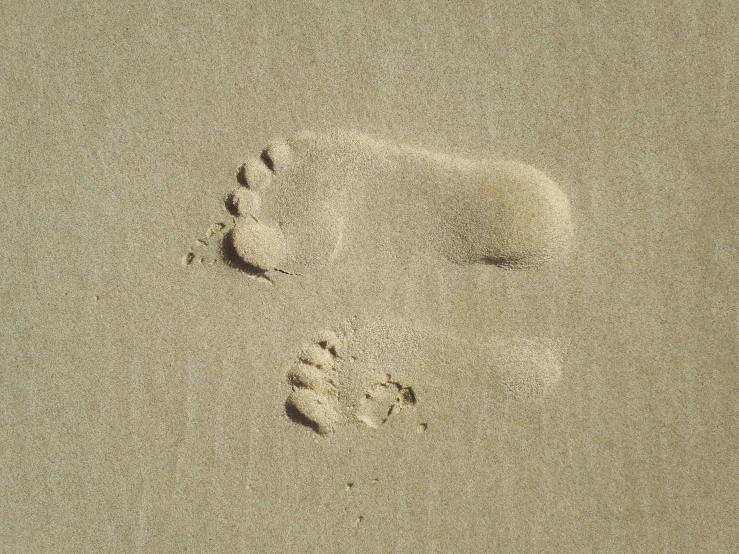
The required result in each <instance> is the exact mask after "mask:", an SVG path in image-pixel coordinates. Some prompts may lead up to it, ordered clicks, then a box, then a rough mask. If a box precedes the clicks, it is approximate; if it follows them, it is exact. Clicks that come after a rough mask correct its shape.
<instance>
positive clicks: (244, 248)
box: [224, 132, 573, 275]
mask: <svg viewBox="0 0 739 554" xmlns="http://www.w3.org/2000/svg"><path fill="white" fill-rule="evenodd" d="M239 180H240V182H241V183H242V186H241V187H239V188H237V189H236V190H234V191H233V192H232V193H231V195H230V196H229V198H228V200H227V208H228V209H229V210H230V211H231V213H232V214H233V215H234V224H233V226H232V227H231V228H230V229H228V233H227V235H226V240H225V242H224V255H225V257H226V259H227V261H230V262H231V263H232V264H233V265H236V266H241V267H242V269H247V270H249V271H250V272H252V273H255V272H256V273H263V274H265V275H266V274H268V273H269V272H271V271H274V270H278V271H281V272H283V273H299V272H304V271H310V270H318V269H319V268H320V267H322V266H325V265H327V264H331V265H336V264H341V263H343V262H347V263H353V262H356V260H357V259H365V260H371V263H372V264H377V263H390V264H402V263H403V261H404V259H405V258H408V257H412V256H416V255H418V254H419V253H421V252H422V253H425V254H428V255H431V256H440V257H443V258H445V259H446V260H448V261H450V262H453V263H459V264H470V263H484V264H494V265H498V266H504V267H512V268H525V267H531V266H535V265H539V264H541V263H542V262H544V261H546V260H547V259H549V258H551V257H552V256H554V255H556V254H557V253H559V252H560V251H562V250H563V249H565V248H566V247H567V246H568V244H569V242H570V239H571V236H572V233H573V226H572V219H571V214H570V204H569V200H568V198H567V197H566V196H565V194H564V193H563V192H562V191H561V190H560V189H559V188H558V187H557V186H556V185H555V184H554V182H553V181H551V180H550V179H549V178H548V177H547V176H546V175H544V174H543V173H542V172H540V171H538V170H537V169H534V168H533V167H531V166H528V165H525V164H523V163H520V162H517V161H511V160H468V159H466V158H462V157H459V156H453V155H447V154H441V153H437V152H433V151H430V150H424V149H421V148H415V147H410V146H402V145H395V144H391V143H387V142H383V141H380V140H376V139H373V138H370V137H369V136H366V135H361V134H353V133H338V132H337V133H333V134H329V135H316V134H313V133H302V134H298V135H295V136H294V137H292V138H290V139H287V140H283V141H278V142H275V143H273V144H272V145H270V146H268V147H267V148H266V149H265V150H264V151H263V152H262V155H261V156H260V157H259V158H255V159H253V160H250V161H248V162H247V163H245V164H244V165H243V166H242V168H241V169H240V172H239Z"/></svg>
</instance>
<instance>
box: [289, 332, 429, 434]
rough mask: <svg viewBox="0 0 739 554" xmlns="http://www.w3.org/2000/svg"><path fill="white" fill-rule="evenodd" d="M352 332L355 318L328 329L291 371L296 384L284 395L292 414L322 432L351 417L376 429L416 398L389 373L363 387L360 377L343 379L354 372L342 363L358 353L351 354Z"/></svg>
mask: <svg viewBox="0 0 739 554" xmlns="http://www.w3.org/2000/svg"><path fill="white" fill-rule="evenodd" d="M354 332H355V329H354V328H353V327H352V325H351V323H349V324H346V325H345V326H344V327H343V328H342V329H339V330H338V331H324V332H323V333H321V334H320V335H319V336H318V337H317V339H316V341H314V342H313V343H312V344H309V345H308V346H306V347H305V348H303V350H302V351H301V353H300V354H299V355H298V357H297V359H296V360H295V361H294V363H293V365H292V366H291V368H290V370H289V371H288V373H287V382H288V384H289V385H290V386H291V388H292V392H291V393H290V395H289V396H288V397H287V400H286V401H285V410H286V413H287V415H288V417H290V419H291V420H293V421H295V422H296V423H301V424H303V425H306V426H307V427H310V428H311V429H313V430H314V431H315V432H317V433H318V434H320V435H328V434H331V433H333V432H334V431H335V430H336V428H337V426H338V425H339V424H342V423H347V422H349V421H350V420H356V421H360V422H362V423H364V424H365V425H367V426H369V427H372V428H374V429H377V428H378V427H380V426H381V425H382V424H384V423H386V422H387V421H388V419H389V418H390V417H391V416H393V415H395V414H397V413H399V412H400V411H401V410H402V409H403V408H406V407H409V406H414V405H415V404H416V402H417V398H416V394H415V392H414V391H413V389H412V388H411V387H409V386H404V385H403V384H401V383H399V382H397V381H393V380H392V379H391V376H390V374H386V375H385V378H384V379H383V380H381V381H379V382H376V383H373V384H371V385H370V386H369V387H367V388H365V389H364V392H363V393H362V392H361V389H360V388H359V387H358V386H357V385H356V381H357V380H356V378H355V379H351V378H349V379H342V377H350V375H349V374H348V373H344V372H343V369H344V368H347V366H348V365H352V364H355V363H356V362H357V357H356V356H354V355H349V350H350V346H351V338H352V336H353V334H354ZM354 373H355V375H356V372H354ZM369 375H371V374H368V376H369ZM351 381H354V382H355V384H351Z"/></svg>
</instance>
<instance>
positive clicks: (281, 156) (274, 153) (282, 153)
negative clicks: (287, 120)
mask: <svg viewBox="0 0 739 554" xmlns="http://www.w3.org/2000/svg"><path fill="white" fill-rule="evenodd" d="M292 157H293V149H292V148H290V145H288V144H287V142H285V141H283V140H278V141H275V142H273V143H272V144H270V145H269V146H268V147H267V148H265V149H264V150H263V151H262V155H261V158H262V162H263V164H264V165H265V166H267V167H268V168H269V170H270V171H271V172H272V173H280V170H281V169H282V168H284V167H286V166H288V165H289V164H290V161H291V160H292Z"/></svg>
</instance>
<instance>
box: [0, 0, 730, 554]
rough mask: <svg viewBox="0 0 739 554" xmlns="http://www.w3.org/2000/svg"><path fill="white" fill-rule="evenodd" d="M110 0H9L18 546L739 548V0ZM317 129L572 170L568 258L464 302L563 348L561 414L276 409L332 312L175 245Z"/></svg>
mask: <svg viewBox="0 0 739 554" xmlns="http://www.w3.org/2000/svg"><path fill="white" fill-rule="evenodd" d="M108 4H110V3H108V2H97V3H95V2H48V3H43V2H10V1H4V2H2V5H1V6H0V21H2V29H1V32H0V51H1V52H2V60H3V61H2V78H1V79H2V80H1V86H0V105H1V106H2V109H0V121H2V138H1V139H0V140H1V141H2V146H1V147H0V163H1V166H0V170H1V171H2V177H1V179H2V181H1V183H2V201H1V202H0V240H1V241H2V245H3V248H2V254H0V272H1V274H0V314H2V317H1V318H0V321H1V324H0V325H1V326H0V329H1V332H2V342H0V349H1V350H0V360H1V361H0V368H1V369H0V379H1V380H2V388H1V389H0V395H1V396H0V425H1V427H0V552H2V553H3V554H4V553H15V552H24V553H31V552H33V553H37V552H185V551H187V552H444V553H446V552H526V553H531V552H569V553H573V552H588V553H590V552H617V553H626V552H676V553H689V552H710V553H724V552H726V553H728V552H736V551H737V549H738V548H739V539H738V537H737V531H736V521H739V508H738V501H737V499H738V498H739V486H738V480H739V465H738V463H737V459H738V458H739V457H738V456H737V447H738V446H739V434H738V433H739V429H738V427H737V415H738V414H737V407H738V406H739V399H738V397H737V396H738V395H737V391H738V388H737V384H738V383H737V381H738V380H737V303H736V298H737V286H736V285H737V283H736V267H737V253H736V239H737V211H738V209H737V192H738V191H739V188H738V187H737V177H736V174H737V169H739V163H738V159H737V144H739V132H737V131H738V128H739V126H738V124H737V117H738V116H737V114H738V113H739V102H737V100H739V97H738V95H737V90H738V87H739V81H738V80H737V72H738V71H739V4H737V3H735V2H699V1H695V0H694V1H683V2H677V1H675V2H651V1H641V2H640V1H628V2H605V1H603V2H587V1H579V2H575V1H571V2H566V1H549V2H535V1H531V2H524V1H518V2H490V1H488V2H477V1H476V2H472V1H460V2H429V1H425V0H424V1H406V2H383V3H374V2H350V1H346V0H323V1H320V2H318V1H316V2H297V3H296V2H288V1H286V0H285V1H282V0H280V1H271V2H256V1H253V2H243V1H225V2H207V3H206V2H192V3H189V2H133V3H125V4H123V3H122V4H120V5H119V6H117V7H111V6H109V5H108ZM380 4H382V5H380ZM324 127H341V128H352V129H357V130H360V131H366V132H372V133H375V134H377V135H379V136H382V137H385V138H388V139H393V140H403V141H407V142H411V143H414V144H423V145H427V146H435V147H438V148H441V149H449V150H454V151H458V152H462V153H469V154H476V155H484V154H485V153H487V152H491V153H507V154H509V155H513V156H516V157H518V158H520V159H522V160H525V161H527V162H529V163H532V164H534V165H536V166H538V167H540V168H542V169H544V170H545V171H547V172H548V173H549V174H550V175H552V176H553V177H554V178H555V179H556V180H557V181H559V182H560V183H562V186H563V188H564V189H565V190H566V191H567V192H568V194H570V196H571V198H572V200H573V206H574V211H575V215H576V220H577V221H576V225H577V241H576V244H575V247H574V249H573V251H572V252H571V256H570V258H569V259H568V261H567V263H566V264H565V265H564V267H559V268H558V269H557V270H556V271H553V272H547V271H545V270H543V271H540V272H534V273H529V274H526V273H515V272H505V271H500V270H490V268H484V269H485V271H480V272H477V273H475V274H474V278H472V279H468V280H467V281H466V282H460V283H456V287H454V288H453V290H454V291H456V292H454V293H453V294H451V293H450V294H449V295H448V298H447V300H446V301H447V302H448V311H449V313H450V314H451V316H452V317H455V318H456V320H457V321H458V326H457V327H458V329H459V332H460V333H464V332H465V329H475V330H479V328H480V327H481V326H482V327H483V328H488V327H489V328H490V331H491V332H492V333H501V334H511V335H521V334H523V335H527V334H531V335H538V336H556V337H560V338H561V339H562V340H563V341H565V342H566V343H567V344H568V345H569V347H568V350H567V356H566V359H565V377H564V380H563V383H562V385H561V387H560V389H559V390H558V392H557V394H556V395H554V396H553V397H551V398H550V399H549V400H548V401H547V402H546V403H544V405H542V406H534V407H531V406H522V407H518V408H511V409H506V410H500V409H495V408H493V407H492V404H491V402H490V401H489V398H488V397H487V396H486V392H485V390H483V389H481V388H480V387H478V386H476V384H475V383H468V384H467V385H464V386H463V387H462V389H463V390H460V391H456V392H455V391H452V392H451V394H459V410H458V412H456V413H445V414H440V415H439V417H437V419H436V420H435V421H437V422H438V424H437V425H436V426H435V427H433V426H432V427H430V428H429V430H428V432H427V433H425V434H421V435H418V434H416V433H410V434H409V433H408V432H407V429H406V428H404V427H403V426H402V425H398V426H395V427H393V428H388V429H381V430H378V431H376V432H370V430H367V431H360V430H346V431H345V432H343V433H340V434H337V435H336V436H335V437H333V438H331V439H330V440H321V439H317V438H316V437H315V436H313V435H311V434H310V433H308V432H307V431H306V430H305V429H302V428H299V427H296V426H295V425H294V424H292V423H290V422H289V421H288V420H287V419H286V418H285V416H284V413H283V409H282V404H281V402H282V399H284V396H285V384H284V382H282V381H280V380H278V379H275V378H274V375H275V372H274V371H271V370H270V371H266V370H265V368H272V367H273V366H274V364H277V363H281V360H282V357H283V356H284V355H285V352H288V351H290V349H291V348H295V345H296V344H299V341H300V339H301V337H303V335H302V333H304V332H306V329H308V328H313V327H312V324H319V325H322V324H323V322H322V321H319V322H316V321H314V317H315V316H314V315H313V314H315V313H316V310H315V309H314V308H315V307H316V306H318V305H320V303H321V302H324V301H325V299H322V298H320V297H315V298H312V297H310V295H309V297H308V298H306V299H304V300H305V305H301V306H297V305H294V304H293V305H291V304H290V302H289V301H288V300H289V299H287V300H286V299H280V298H278V297H276V296H269V294H271V293H264V292H263V291H264V290H266V289H264V288H258V287H256V288H255V287H254V286H251V285H253V283H246V284H245V281H244V280H243V278H242V277H243V276H241V275H239V274H238V273H236V272H234V271H231V270H228V269H226V268H224V267H219V266H216V267H215V268H213V269H212V270H210V271H208V270H205V269H203V270H201V271H188V270H186V269H185V268H183V267H182V266H181V265H180V259H181V257H182V255H183V254H184V253H185V252H186V251H187V249H188V248H189V246H190V244H191V243H192V241H193V240H194V239H195V238H196V237H197V236H198V235H200V234H202V232H203V231H204V230H205V228H207V225H208V224H209V223H210V222H211V221H213V220H214V219H215V218H218V217H222V211H221V204H220V203H221V201H222V199H223V196H224V194H225V193H226V192H227V191H228V190H229V187H231V186H232V184H233V183H234V176H235V170H236V167H237V165H238V164H239V163H240V162H241V161H243V159H244V158H245V157H246V156H248V155H253V154H255V153H257V152H259V150H260V149H261V147H262V146H264V145H265V144H266V142H267V141H268V140H270V139H272V138H274V137H276V136H280V135H282V134H285V133H289V132H292V131H296V130H300V129H303V128H324ZM452 284H454V283H452ZM420 286H422V285H419V287H420ZM290 352H291V351H290ZM450 371H459V372H463V371H464V368H451V369H450ZM461 375H464V374H463V373H461ZM375 479H376V480H377V481H374V480H375ZM348 482H352V483H354V484H355V485H354V487H352V488H351V489H350V490H346V484H347V483H348ZM360 516H362V517H361V520H360V519H359V518H360Z"/></svg>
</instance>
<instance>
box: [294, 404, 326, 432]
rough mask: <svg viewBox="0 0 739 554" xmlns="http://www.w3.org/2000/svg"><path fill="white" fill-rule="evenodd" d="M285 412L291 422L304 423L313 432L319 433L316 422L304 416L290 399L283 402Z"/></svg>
mask: <svg viewBox="0 0 739 554" xmlns="http://www.w3.org/2000/svg"><path fill="white" fill-rule="evenodd" d="M285 414H287V417H289V418H290V420H291V421H292V422H294V423H297V424H299V425H304V426H306V427H308V428H309V429H311V430H313V431H314V432H315V433H318V434H321V433H320V430H319V426H318V423H316V422H315V421H312V420H311V419H309V418H307V417H306V416H304V415H303V414H302V413H301V412H300V410H298V409H297V408H296V407H295V406H294V405H293V403H292V402H290V401H287V402H285Z"/></svg>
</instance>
